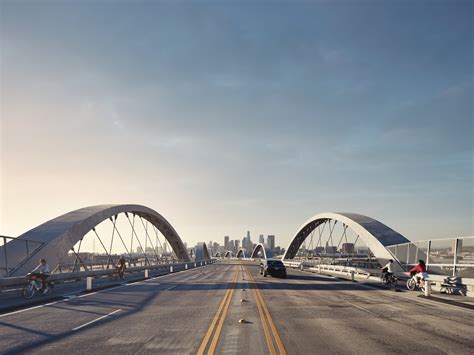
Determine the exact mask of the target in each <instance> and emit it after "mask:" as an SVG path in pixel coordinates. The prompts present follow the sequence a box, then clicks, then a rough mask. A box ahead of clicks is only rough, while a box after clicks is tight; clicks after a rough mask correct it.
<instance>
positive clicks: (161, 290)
mask: <svg viewBox="0 0 474 355" xmlns="http://www.w3.org/2000/svg"><path fill="white" fill-rule="evenodd" d="M246 270H248V272H250V273H251V275H248V274H246ZM236 272H239V276H238V277H237V278H235V279H233V276H235V273H236ZM232 281H234V282H232ZM416 295H417V293H414V292H401V293H398V292H397V293H395V292H393V291H389V290H382V289H372V288H368V287H366V286H364V285H360V284H358V283H350V282H345V281H341V280H338V279H334V278H331V277H326V276H318V275H315V274H310V273H306V272H301V271H299V270H289V271H288V278H287V279H277V278H272V277H266V278H264V277H263V276H261V275H259V274H258V266H257V265H256V264H255V263H246V262H239V261H231V262H221V263H218V264H215V265H211V266H207V267H204V268H199V269H192V270H188V271H186V272H181V273H177V274H170V275H166V276H163V277H159V278H156V279H152V280H147V281H142V282H139V283H136V284H131V285H126V286H121V287H117V288H115V289H109V290H104V291H101V292H97V293H93V294H89V295H85V296H83V297H78V298H75V299H71V300H69V301H64V302H58V303H55V304H51V305H49V306H46V307H41V308H35V309H31V310H28V311H25V312H21V313H15V314H11V315H7V316H4V317H2V318H0V353H2V354H3V353H5V354H7V353H13V352H15V351H16V352H25V353H39V354H42V353H44V354H46V353H48V354H50V353H65V352H67V353H72V354H76V353H77V354H79V353H81V354H82V353H91V354H104V353H128V354H129V353H150V354H151V353H166V354H196V353H197V352H198V350H199V347H200V345H201V344H202V342H203V339H204V338H205V336H206V334H207V333H209V331H210V334H211V336H209V338H208V342H207V344H206V347H205V348H204V351H203V352H202V353H208V350H210V344H211V342H212V341H213V339H215V353H216V354H269V353H278V352H280V353H283V352H282V351H281V350H280V349H279V346H278V341H277V337H279V338H281V343H282V345H283V347H284V349H285V351H286V352H287V353H288V354H318V353H321V354H323V353H324V354H325V353H347V352H350V353H367V352H374V353H381V354H386V353H400V352H402V353H432V354H441V353H455V354H457V353H459V354H471V353H473V349H474V342H473V337H472V334H473V333H474V311H471V310H466V309H460V308H458V307H455V306H450V305H444V304H440V303H436V302H431V301H428V300H423V299H419V298H417V297H416ZM119 309H120V311H117V310H119ZM219 309H220V310H221V311H220V312H218V310H219ZM224 309H226V312H223V311H224ZM259 309H260V312H259ZM265 309H266V310H265ZM114 312H115V313H114ZM216 316H217V318H216ZM239 319H245V320H247V322H246V323H239V322H238V321H239ZM87 323H89V324H88V325H87V326H83V325H84V324H87ZM272 323H273V326H272ZM213 324H214V326H213ZM264 324H266V329H267V331H265V326H264ZM81 326H83V327H82V328H81ZM218 326H219V327H220V330H219V333H217V332H216V330H217V328H218ZM210 328H212V329H211V330H210ZM272 328H273V329H272ZM73 329H76V330H73ZM267 332H268V333H267ZM266 333H267V336H266ZM216 334H218V336H217V337H216ZM269 336H270V338H271V340H272V344H273V348H274V350H273V351H272V346H270V345H269V341H268V339H269Z"/></svg>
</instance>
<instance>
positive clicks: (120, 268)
mask: <svg viewBox="0 0 474 355" xmlns="http://www.w3.org/2000/svg"><path fill="white" fill-rule="evenodd" d="M125 269H126V266H125V258H124V257H123V256H122V257H121V258H120V259H119V261H118V263H117V266H116V268H115V270H117V274H118V275H119V277H120V278H121V279H123V276H124V274H125Z"/></svg>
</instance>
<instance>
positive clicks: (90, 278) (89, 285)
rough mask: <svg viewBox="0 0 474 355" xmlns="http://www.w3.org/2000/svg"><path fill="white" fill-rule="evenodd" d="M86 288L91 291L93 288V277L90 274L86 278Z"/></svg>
mask: <svg viewBox="0 0 474 355" xmlns="http://www.w3.org/2000/svg"><path fill="white" fill-rule="evenodd" d="M86 290H87V291H91V290H92V277H90V276H88V277H87V278H86Z"/></svg>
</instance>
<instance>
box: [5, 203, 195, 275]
mask: <svg viewBox="0 0 474 355" xmlns="http://www.w3.org/2000/svg"><path fill="white" fill-rule="evenodd" d="M125 212H127V213H133V214H136V215H137V216H139V217H141V218H143V219H145V220H147V221H149V222H150V223H151V224H153V225H154V226H155V227H156V228H157V229H158V230H159V231H160V232H161V233H162V234H163V236H164V237H165V238H166V240H168V242H169V243H170V245H171V247H172V249H173V251H174V253H175V254H176V256H177V257H178V259H179V260H181V261H189V260H190V259H189V255H188V252H187V251H186V248H185V247H184V244H183V242H182V240H181V238H180V237H179V235H178V233H177V232H176V231H175V229H174V228H173V226H171V224H170V223H169V222H168V221H167V220H166V219H165V218H164V217H163V216H162V215H160V214H159V213H158V212H156V211H154V210H152V209H151V208H148V207H145V206H142V205H132V204H129V205H98V206H90V207H85V208H81V209H78V210H75V211H71V212H69V213H66V214H64V215H62V216H59V217H56V218H54V219H52V220H50V221H48V222H45V223H43V224H41V225H39V226H38V227H36V228H33V229H31V230H29V231H28V232H26V233H24V234H22V235H21V236H19V237H18V238H17V239H18V240H16V241H15V240H14V241H11V242H9V243H8V258H9V264H10V263H11V265H18V266H17V267H16V268H15V270H13V272H12V273H11V276H20V275H24V274H26V273H27V272H29V271H30V270H31V269H33V268H34V267H35V266H36V265H37V262H38V260H37V259H38V258H39V257H42V258H46V259H47V260H48V263H49V264H50V265H57V264H58V263H59V259H60V258H61V257H64V256H65V255H67V253H68V251H69V250H70V249H71V248H72V247H73V246H74V245H75V244H76V243H77V242H78V241H79V240H81V239H82V238H83V237H84V236H85V235H86V234H87V233H88V232H89V231H91V230H93V229H94V228H95V227H96V226H97V225H98V224H99V223H101V222H103V221H105V220H106V219H109V218H110V219H111V218H112V217H115V216H117V215H118V214H119V213H125ZM115 218H116V217H115ZM22 239H25V240H31V241H37V242H41V243H43V245H42V246H41V248H39V249H37V250H35V252H34V253H33V254H30V255H29V257H28V258H27V259H24V252H23V249H24V246H23V245H24V244H22ZM2 248H4V246H3V247H0V263H1V262H2V260H1V258H2V256H1V255H2V253H1V252H2V250H1V249H2Z"/></svg>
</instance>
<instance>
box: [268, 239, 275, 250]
mask: <svg viewBox="0 0 474 355" xmlns="http://www.w3.org/2000/svg"><path fill="white" fill-rule="evenodd" d="M267 247H268V248H270V249H272V250H273V249H275V236H274V235H268V236H267Z"/></svg>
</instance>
